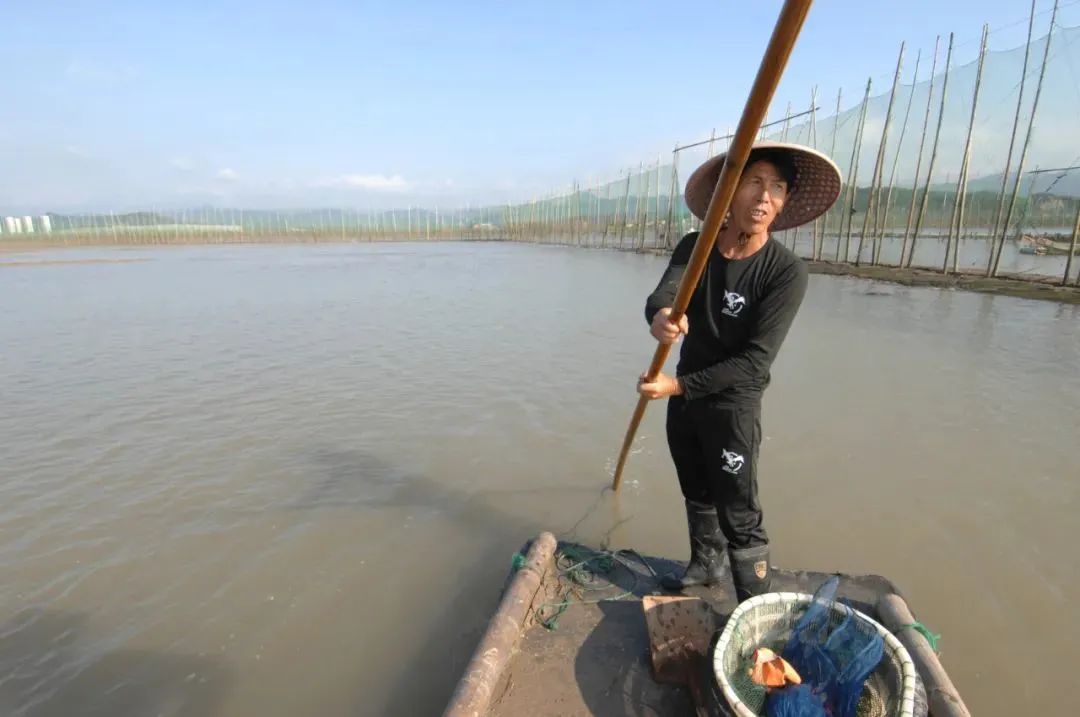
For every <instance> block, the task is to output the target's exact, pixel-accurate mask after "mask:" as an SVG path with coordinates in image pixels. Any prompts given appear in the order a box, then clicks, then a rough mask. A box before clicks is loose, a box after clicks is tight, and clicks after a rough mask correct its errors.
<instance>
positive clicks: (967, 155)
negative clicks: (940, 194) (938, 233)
mask: <svg viewBox="0 0 1080 717" xmlns="http://www.w3.org/2000/svg"><path fill="white" fill-rule="evenodd" d="M989 34H990V26H989V25H988V24H985V23H984V24H983V35H982V45H981V46H980V49H979V68H978V70H976V71H975V92H974V94H973V95H972V96H971V120H970V121H969V122H968V131H967V139H966V140H965V141H964V155H963V161H962V162H961V164H960V182H959V184H958V185H957V187H956V245H955V246H954V247H953V273H956V272H957V271H958V270H959V263H960V238H961V237H962V236H963V233H964V202H965V200H966V198H967V177H968V164H969V163H970V161H971V133H972V132H974V131H975V113H976V111H977V110H978V108H979V87H980V85H981V84H982V71H983V63H984V61H985V59H986V38H987V36H988V35H989ZM952 234H953V233H952V226H950V227H949V243H948V244H946V245H945V266H943V267H942V273H946V272H947V270H948V261H949V244H951V243H952Z"/></svg>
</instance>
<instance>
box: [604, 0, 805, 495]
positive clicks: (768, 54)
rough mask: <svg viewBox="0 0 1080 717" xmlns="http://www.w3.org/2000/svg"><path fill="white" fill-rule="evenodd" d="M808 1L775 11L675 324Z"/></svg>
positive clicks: (657, 359) (792, 0) (659, 359)
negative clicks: (765, 47) (766, 42)
mask: <svg viewBox="0 0 1080 717" xmlns="http://www.w3.org/2000/svg"><path fill="white" fill-rule="evenodd" d="M810 4H811V0H785V2H784V7H783V8H782V9H781V11H780V17H779V19H778V20H777V23H776V27H775V28H774V29H773V34H772V37H771V38H770V40H769V45H768V48H767V49H766V51H765V56H764V57H763V58H762V61H761V66H760V67H759V68H758V73H757V77H756V78H755V79H754V85H753V87H752V88H751V90H750V97H749V99H748V100H747V102H746V107H745V108H744V110H743V114H742V118H741V119H740V120H739V127H738V129H737V130H736V131H735V138H734V140H733V141H732V143H731V149H730V150H729V151H728V154H727V158H726V159H725V160H724V166H723V168H722V169H721V170H720V177H719V179H718V181H717V182H716V187H715V189H714V190H713V195H712V199H711V200H710V202H709V209H708V211H707V212H706V214H705V221H704V226H703V228H702V230H701V234H700V235H699V236H698V238H697V241H696V242H695V244H694V251H693V253H692V254H691V255H690V260H689V262H688V263H687V267H686V270H685V272H684V273H683V276H682V279H681V280H680V282H679V289H678V292H677V293H676V295H675V301H674V302H673V306H672V308H671V314H670V316H669V317H668V318H669V320H670V321H672V322H673V323H678V322H679V321H680V320H681V319H682V317H683V315H684V314H685V313H686V308H687V306H688V305H689V304H690V296H691V295H692V294H693V291H694V288H695V287H696V286H697V283H698V280H699V279H700V278H701V274H702V272H703V271H704V270H705V263H706V261H707V260H708V257H709V254H710V253H711V252H712V250H713V246H714V245H715V243H716V236H717V234H718V233H719V231H720V222H721V220H722V219H723V217H724V214H726V213H727V211H728V208H729V207H730V205H731V198H732V196H733V195H734V194H735V187H736V185H737V184H738V181H739V176H740V175H741V174H742V171H743V168H744V167H745V166H746V160H747V158H748V157H749V155H750V148H751V146H753V142H754V135H755V134H756V131H757V128H758V127H759V126H760V125H761V121H762V118H763V117H764V116H765V112H766V110H767V109H768V107H769V102H770V101H771V100H772V96H773V93H775V91H776V86H777V84H778V83H779V81H780V76H781V75H782V74H783V71H784V66H785V65H786V64H787V61H788V58H789V57H791V50H792V48H793V47H794V46H795V40H796V38H797V37H798V36H799V30H800V29H801V28H802V25H803V22H804V21H805V20H806V15H807V13H808V12H809V10H810ZM669 351H670V346H668V345H667V344H658V345H657V347H656V352H655V353H654V354H653V360H652V364H651V365H650V366H649V369H648V370H647V371H646V374H645V375H646V378H647V379H648V380H652V379H654V378H655V377H656V375H657V374H659V373H660V370H661V369H662V368H663V366H664V362H665V361H666V360H667V356H668V352H669ZM648 403H649V399H648V398H646V397H644V396H641V397H640V398H639V399H638V403H637V407H636V408H635V409H634V414H633V416H632V417H631V419H630V426H629V427H628V428H627V430H626V436H625V437H624V439H623V445H622V451H621V452H620V453H619V461H618V464H617V465H616V467H615V476H614V479H613V481H612V489H613V490H615V491H616V492H617V491H618V490H619V483H620V482H621V481H622V473H623V468H624V467H625V466H626V459H627V456H629V455H630V447H631V446H632V445H633V442H634V434H635V433H636V432H637V429H638V426H639V425H640V424H641V419H642V418H643V417H644V415H645V408H646V406H647V405H648Z"/></svg>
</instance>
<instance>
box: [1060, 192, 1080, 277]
mask: <svg viewBox="0 0 1080 717" xmlns="http://www.w3.org/2000/svg"><path fill="white" fill-rule="evenodd" d="M1077 235H1080V202H1077V203H1076V221H1075V222H1073V233H1072V241H1071V242H1069V256H1068V258H1067V259H1066V260H1065V275H1064V276H1062V277H1061V285H1062V286H1068V284H1069V274H1071V273H1072V265H1073V255H1074V254H1075V253H1076V239H1077ZM1076 281H1077V283H1078V284H1080V273H1078V274H1077V277H1076Z"/></svg>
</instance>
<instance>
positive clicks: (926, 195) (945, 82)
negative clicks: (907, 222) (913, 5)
mask: <svg viewBox="0 0 1080 717" xmlns="http://www.w3.org/2000/svg"><path fill="white" fill-rule="evenodd" d="M952 51H953V34H952V33H951V32H950V33H949V50H948V52H946V53H945V77H943V78H942V80H941V107H940V108H939V109H938V121H937V130H935V132H934V147H933V149H931V150H930V164H929V165H928V166H927V168H926V184H925V185H924V186H923V195H922V203H921V204H920V205H919V215H918V217H917V218H916V219H915V232H914V233H913V234H912V235H911V253H910V254H909V255H908V258H907V261H906V262H905V263H904V266H911V261H912V259H914V258H915V243H916V241H918V239H919V230H920V229H921V228H922V220H923V216H924V215H925V214H926V203H927V201H929V199H930V180H931V179H933V177H934V161H935V160H936V159H937V148H938V140H940V139H941V121H942V120H943V119H944V118H945V97H946V94H947V91H948V89H949V65H950V64H951V62H952Z"/></svg>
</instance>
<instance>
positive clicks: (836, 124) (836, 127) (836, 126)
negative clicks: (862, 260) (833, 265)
mask: <svg viewBox="0 0 1080 717" xmlns="http://www.w3.org/2000/svg"><path fill="white" fill-rule="evenodd" d="M843 94H844V88H843V87H841V88H840V89H839V90H837V91H836V114H835V115H833V130H832V142H831V143H830V144H829V156H830V157H835V156H836V135H838V134H840V98H841V97H842V96H843ZM831 213H832V207H830V208H829V211H827V212H825V221H824V227H823V229H822V237H821V244H822V247H821V249H819V250H818V253H817V256H815V257H814V259H815V260H817V261H821V254H822V252H823V251H824V244H825V237H827V236H829V215H830V214H831ZM843 226H844V217H843V216H841V217H840V224H839V225H838V226H837V227H836V252H837V255H838V256H839V253H840V229H841V227H843Z"/></svg>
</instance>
